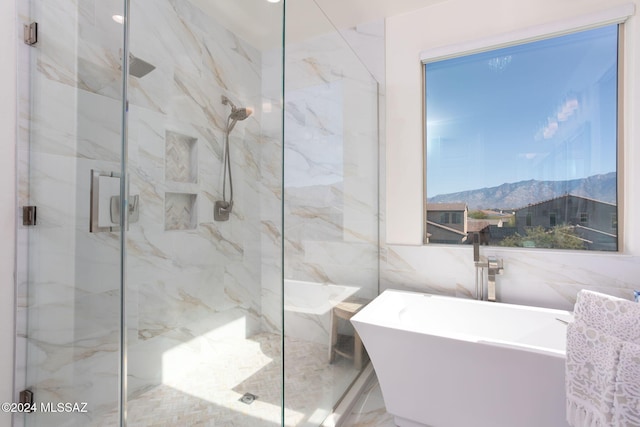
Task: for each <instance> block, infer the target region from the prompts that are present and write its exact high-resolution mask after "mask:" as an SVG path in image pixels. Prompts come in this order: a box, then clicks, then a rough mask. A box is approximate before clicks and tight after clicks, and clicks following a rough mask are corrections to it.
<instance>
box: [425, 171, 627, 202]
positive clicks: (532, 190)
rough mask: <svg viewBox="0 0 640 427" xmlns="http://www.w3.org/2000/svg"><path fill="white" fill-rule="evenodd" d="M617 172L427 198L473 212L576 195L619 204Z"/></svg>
mask: <svg viewBox="0 0 640 427" xmlns="http://www.w3.org/2000/svg"><path fill="white" fill-rule="evenodd" d="M616 188H617V186H616V173H615V172H609V173H607V174H602V175H593V176H590V177H587V178H581V179H572V180H568V181H537V180H535V179H531V180H529V181H520V182H515V183H505V184H502V185H499V186H497V187H491V188H481V189H478V190H469V191H461V192H458V193H449V194H439V195H437V196H434V197H431V198H429V199H427V201H428V202H429V203H455V202H461V203H466V204H467V205H468V207H469V210H476V209H492V208H495V209H518V208H521V207H524V206H527V205H528V204H531V203H538V202H541V201H543V200H549V199H553V198H555V197H559V196H562V195H563V194H573V195H576V196H581V197H587V198H589V199H594V200H599V201H601V202H607V203H616Z"/></svg>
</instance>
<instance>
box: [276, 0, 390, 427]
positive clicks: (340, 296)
mask: <svg viewBox="0 0 640 427" xmlns="http://www.w3.org/2000/svg"><path fill="white" fill-rule="evenodd" d="M286 13H287V20H286V22H287V23H288V24H287V27H286V31H285V33H286V42H285V58H286V61H285V138H284V144H285V146H284V168H285V170H284V243H285V244H284V310H285V311H284V318H285V325H284V331H285V342H284V348H285V409H284V411H285V424H286V425H292V426H293V425H295V426H318V425H320V424H321V423H322V422H323V420H324V419H325V418H326V417H327V416H328V415H329V414H330V413H331V412H332V411H333V409H334V408H335V406H336V404H337V403H338V402H339V400H340V399H341V397H342V396H343V395H344V393H345V392H346V391H347V389H348V388H349V387H350V386H351V384H352V383H353V381H354V380H355V379H356V378H357V376H358V375H359V373H360V372H361V370H362V368H363V367H364V365H365V364H366V363H367V361H368V359H367V355H366V352H364V350H363V348H362V346H361V345H360V344H359V341H358V339H357V337H355V336H354V331H353V328H352V326H351V324H350V322H349V318H350V317H351V316H352V315H353V314H354V313H355V312H356V311H357V310H359V309H360V308H361V307H362V306H364V304H366V303H367V302H368V301H370V300H371V299H373V298H374V297H375V296H376V295H377V294H378V85H377V82H376V80H375V79H374V78H373V77H372V76H371V74H370V73H369V72H368V70H367V69H366V68H365V66H364V65H363V64H362V63H361V61H360V60H359V59H358V57H357V56H356V54H355V53H354V51H353V50H352V49H351V47H350V46H349V45H348V44H347V43H346V42H345V40H344V38H343V36H342V35H341V34H340V33H339V32H338V31H337V30H336V29H335V28H334V27H333V26H332V24H331V23H330V22H329V21H328V20H327V19H326V17H325V15H324V13H323V12H322V11H321V10H320V9H319V8H318V7H317V5H316V3H315V2H314V1H312V0H300V1H296V2H288V3H287V11H286ZM289 23H290V24H289Z"/></svg>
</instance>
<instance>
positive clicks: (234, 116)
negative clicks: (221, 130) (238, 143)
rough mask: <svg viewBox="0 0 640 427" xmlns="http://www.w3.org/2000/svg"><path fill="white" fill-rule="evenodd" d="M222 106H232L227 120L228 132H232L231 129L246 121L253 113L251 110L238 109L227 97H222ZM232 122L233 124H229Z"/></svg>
mask: <svg viewBox="0 0 640 427" xmlns="http://www.w3.org/2000/svg"><path fill="white" fill-rule="evenodd" d="M222 104H224V105H230V106H231V114H229V118H228V119H227V132H231V129H233V127H234V126H235V125H236V123H237V122H238V121H241V120H244V119H246V118H247V117H249V116H250V115H251V114H252V113H253V109H251V108H244V107H243V108H238V107H236V105H235V104H234V103H233V102H232V101H231V100H230V99H229V98H227V97H226V96H224V95H222ZM229 121H231V123H229Z"/></svg>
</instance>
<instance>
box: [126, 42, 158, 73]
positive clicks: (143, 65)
mask: <svg viewBox="0 0 640 427" xmlns="http://www.w3.org/2000/svg"><path fill="white" fill-rule="evenodd" d="M120 60H121V61H122V49H120ZM155 69H156V66H155V65H152V64H150V63H148V62H147V61H144V60H142V59H140V58H138V57H136V56H134V55H133V54H132V53H129V75H131V76H133V77H138V78H140V77H144V76H146V75H147V74H149V73H150V72H152V71H153V70H155Z"/></svg>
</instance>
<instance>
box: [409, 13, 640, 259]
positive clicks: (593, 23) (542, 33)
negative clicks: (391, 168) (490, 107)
mask: <svg viewBox="0 0 640 427" xmlns="http://www.w3.org/2000/svg"><path fill="white" fill-rule="evenodd" d="M634 14H635V4H633V3H627V4H623V5H620V6H617V7H614V8H611V9H608V10H605V11H602V12H598V13H593V14H588V15H583V16H579V17H576V18H574V19H569V20H565V21H560V22H554V23H551V24H543V25H538V26H535V27H530V28H525V29H523V30H520V31H514V32H510V33H503V34H499V35H497V36H493V37H488V38H485V39H479V40H474V41H471V42H466V43H460V44H454V45H449V46H443V47H438V48H434V49H430V50H427V51H423V52H421V54H420V68H421V76H422V79H421V82H422V83H421V100H422V103H421V104H422V160H423V167H422V186H423V191H422V218H423V219H422V234H423V236H422V242H423V243H422V244H423V245H428V244H429V239H428V235H427V227H426V224H427V223H426V220H427V184H426V182H427V180H426V176H427V164H426V162H427V160H426V159H427V157H426V156H427V130H426V129H427V111H426V66H425V65H426V64H427V63H429V62H436V61H442V60H446V59H451V58H456V57H460V56H465V55H472V54H474V53H480V52H486V51H491V50H497V49H501V48H505V47H510V46H516V45H520V44H525V43H529V42H535V41H539V40H545V39H550V38H554V37H559V36H562V35H567V34H572V33H576V32H580V31H585V30H591V29H596V28H600V27H605V26H608V25H614V24H615V25H617V26H618V28H617V29H618V66H617V110H616V121H617V125H616V136H617V138H616V139H617V141H616V151H617V152H616V176H617V181H616V193H617V195H616V214H615V216H616V227H615V230H616V234H617V242H616V244H617V247H616V250H615V251H607V252H608V253H622V252H623V249H624V232H623V231H624V229H623V211H622V206H623V199H622V197H621V196H622V194H624V192H623V188H624V180H623V170H622V165H623V162H622V151H623V148H624V144H625V141H624V114H625V111H624V108H623V107H624V85H625V79H624V68H625V55H624V49H625V38H624V34H625V31H624V29H625V21H626V20H627V19H628V18H629V17H631V16H633V15H634ZM612 228H613V227H612ZM500 249H505V250H513V249H522V248H517V247H513V248H511V247H502V246H501V247H500ZM579 252H580V253H592V252H598V251H597V250H596V251H593V250H589V251H579Z"/></svg>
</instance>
